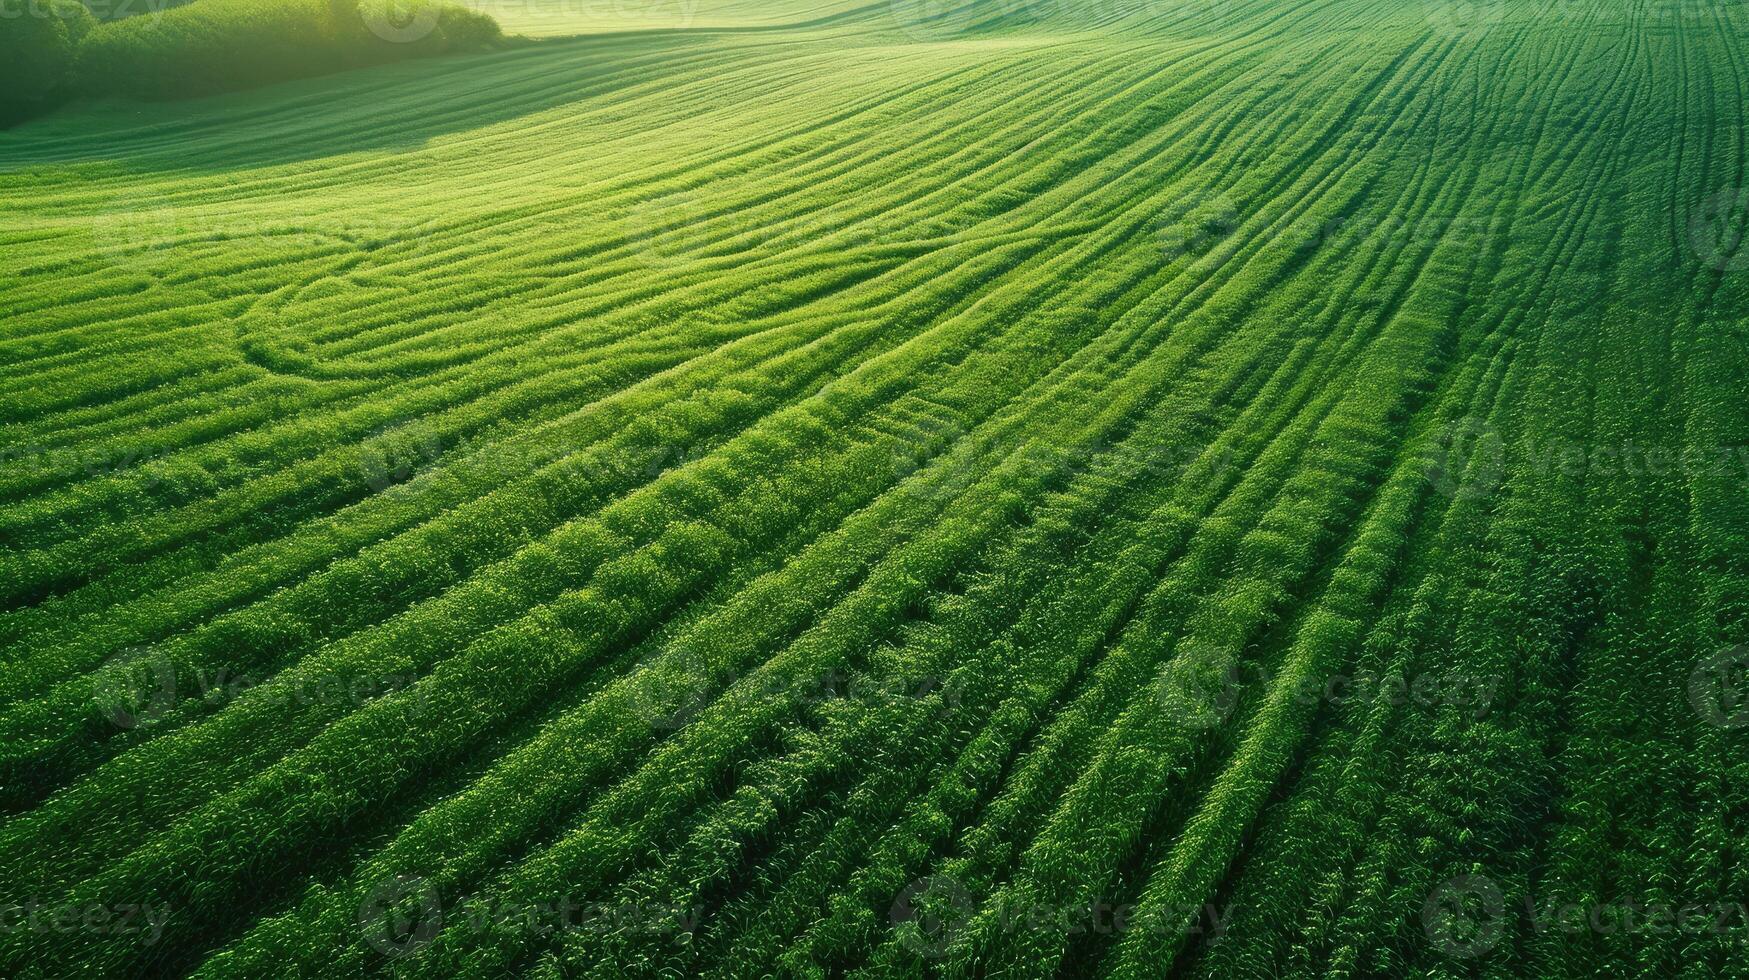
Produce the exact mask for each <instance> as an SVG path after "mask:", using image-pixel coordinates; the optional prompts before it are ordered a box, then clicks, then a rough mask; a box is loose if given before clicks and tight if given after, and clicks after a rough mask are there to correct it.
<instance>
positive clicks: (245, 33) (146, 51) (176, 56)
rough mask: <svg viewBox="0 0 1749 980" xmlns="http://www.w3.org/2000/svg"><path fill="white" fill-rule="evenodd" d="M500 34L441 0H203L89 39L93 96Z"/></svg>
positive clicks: (314, 70)
mask: <svg viewBox="0 0 1749 980" xmlns="http://www.w3.org/2000/svg"><path fill="white" fill-rule="evenodd" d="M499 37H500V33H499V30H498V25H497V22H496V21H493V20H492V19H491V18H490V17H488V16H486V15H484V14H479V13H475V12H473V11H470V10H466V9H463V8H461V7H456V6H453V5H450V4H447V3H442V2H440V0H363V2H360V0H200V2H198V3H193V4H189V5H187V6H181V7H175V8H173V9H170V10H168V11H165V12H164V13H162V14H161V15H157V16H153V17H133V18H127V19H124V20H119V21H114V22H111V23H106V24H102V25H100V26H99V27H97V29H96V30H94V31H92V32H91V36H90V37H89V38H88V39H87V40H86V42H85V43H84V44H83V45H81V46H80V49H79V52H78V68H77V74H78V79H79V88H80V90H81V91H82V92H84V93H85V94H89V95H96V96H106V95H137V96H144V97H146V98H176V97H181V96H194V95H209V94H213V93H217V92H226V91H231V90H235V89H240V88H250V87H253V86H256V85H265V84H269V83H271V82H277V81H283V80H286V79H291V78H300V77H305V76H309V75H320V74H325V73H328V72H333V71H339V70H342V69H345V68H351V67H356V66H361V65H369V64H379V63H383V62H389V61H398V60H400V59H403V58H410V57H421V56H426V55H432V54H440V53H443V52H446V51H460V50H478V49H481V48H484V47H487V46H489V45H490V44H492V43H493V42H494V41H496V40H497V39H498V38H499Z"/></svg>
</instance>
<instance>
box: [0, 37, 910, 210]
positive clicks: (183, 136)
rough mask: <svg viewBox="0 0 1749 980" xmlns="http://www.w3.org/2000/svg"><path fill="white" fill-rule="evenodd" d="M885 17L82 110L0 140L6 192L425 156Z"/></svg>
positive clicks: (393, 69)
mask: <svg viewBox="0 0 1749 980" xmlns="http://www.w3.org/2000/svg"><path fill="white" fill-rule="evenodd" d="M884 6H885V5H884V4H877V5H875V7H880V8H882V9H884ZM875 7H859V8H856V9H854V10H849V11H844V12H841V13H839V14H835V15H832V16H829V17H822V18H819V19H817V20H813V21H807V22H803V23H796V24H780V25H766V26H756V27H712V28H695V29H654V30H649V31H625V32H618V33H608V34H588V35H579V36H574V37H554V38H541V39H527V38H519V39H516V41H515V42H514V43H513V44H512V45H511V46H510V47H508V48H507V49H505V50H502V51H496V52H492V53H489V54H478V55H454V56H450V57H443V58H433V59H426V60H410V61H405V62H399V63H395V64H390V65H382V66H375V67H369V68H360V69H356V70H353V71H348V72H344V73H342V74H338V75H327V76H322V77H317V78H308V79H299V80H296V81H290V82H284V83H280V84H276V85H272V86H268V87H265V88H257V89H251V90H246V91H240V92H231V93H226V94H223V95H216V96H210V97H204V98H197V99H187V100H180V101H167V102H120V101H115V102H103V103H87V104H76V105H73V106H69V107H67V108H64V109H62V110H60V111H58V112H55V113H52V114H50V115H47V116H45V117H42V118H40V119H37V120H33V121H31V122H27V123H24V124H21V125H19V126H17V127H16V128H13V129H10V130H3V131H0V189H4V186H5V184H6V183H9V182H8V181H5V180H4V177H5V175H7V174H8V173H14V174H16V173H18V172H20V171H25V172H28V171H31V170H34V169H36V168H39V167H47V166H54V167H65V166H67V165H89V166H79V167H78V169H77V170H74V171H72V172H68V171H61V172H60V173H58V174H55V175H48V174H32V175H31V179H32V180H33V181H40V180H41V179H45V178H46V179H48V180H49V182H50V183H53V182H55V181H56V180H57V179H62V180H64V179H69V178H74V176H75V175H77V179H88V178H90V177H92V176H98V175H113V176H122V175H127V174H140V173H176V172H191V173H222V172H225V171H230V170H236V169H240V168H248V167H260V166H272V165H276V164H286V163H296V162H298V161H302V160H313V159H320V158H324V157H333V156H338V155H342V154H347V153H358V152H368V151H380V150H415V149H418V148H419V147H421V146H423V145H424V144H426V143H427V142H429V141H430V140H431V139H433V138H435V137H438V136H442V135H445V134H448V133H455V132H464V131H467V130H471V129H479V128H483V127H486V126H491V125H495V124H497V123H502V122H506V121H508V120H511V119H515V118H517V117H520V116H525V115H530V114H533V113H538V112H543V111H545V110H548V109H552V108H555V107H557V106H562V105H566V104H568V103H572V102H577V101H581V100H584V99H591V98H598V97H600V96H603V95H607V94H611V93H612V92H614V91H617V90H619V89H622V88H626V87H630V86H633V85H645V84H648V83H650V82H652V81H654V80H657V79H660V78H661V77H663V76H664V75H667V74H678V73H684V72H685V71H686V69H687V63H688V62H689V61H690V60H691V58H692V57H693V56H695V55H697V54H699V53H702V52H705V51H708V50H709V49H711V48H712V47H714V46H716V45H718V44H719V43H721V42H724V41H727V40H730V39H732V38H734V37H735V36H737V35H739V36H747V35H760V34H783V33H788V32H794V31H797V30H805V29H811V28H817V27H822V26H827V25H830V24H834V23H840V22H844V21H847V20H852V19H855V18H857V17H862V16H868V15H870V13H871V12H873V11H874V10H875ZM38 186H41V185H40V183H39V184H38Z"/></svg>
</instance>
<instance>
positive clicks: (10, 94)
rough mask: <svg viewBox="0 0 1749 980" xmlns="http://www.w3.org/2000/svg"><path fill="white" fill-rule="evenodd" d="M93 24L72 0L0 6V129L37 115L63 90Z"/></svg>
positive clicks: (13, 1)
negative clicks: (78, 49)
mask: <svg viewBox="0 0 1749 980" xmlns="http://www.w3.org/2000/svg"><path fill="white" fill-rule="evenodd" d="M94 24H95V20H94V19H93V18H92V16H91V12H90V11H88V10H86V9H85V8H84V7H83V6H81V5H80V4H78V3H76V2H74V0H6V2H0V126H5V125H11V124H12V123H14V122H17V121H19V120H20V119H23V118H25V117H26V116H29V115H33V114H35V113H36V112H39V111H41V110H42V109H43V108H45V107H47V106H48V105H51V104H53V102H54V100H56V99H57V98H59V97H60V96H61V95H62V94H63V93H64V92H65V91H66V82H67V77H68V73H69V71H70V70H71V68H72V66H73V54H74V50H75V49H76V48H77V47H78V45H79V42H80V41H81V40H82V39H83V38H84V37H85V35H86V33H87V32H88V31H90V30H91V28H92V26H93V25H94Z"/></svg>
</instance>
